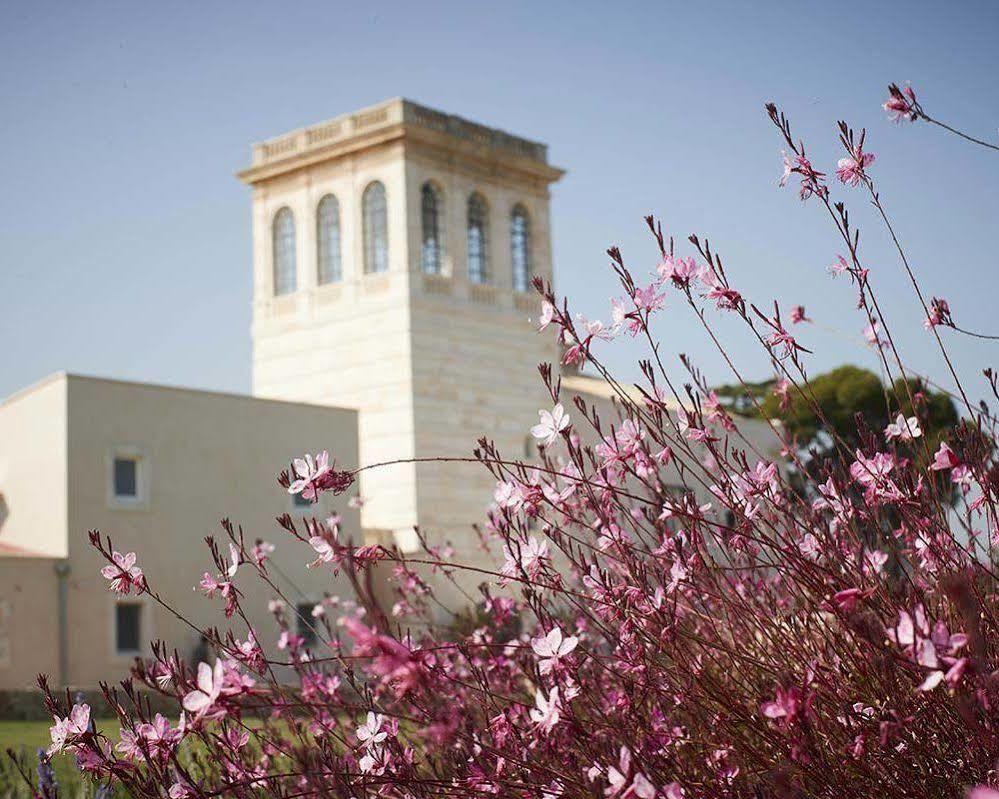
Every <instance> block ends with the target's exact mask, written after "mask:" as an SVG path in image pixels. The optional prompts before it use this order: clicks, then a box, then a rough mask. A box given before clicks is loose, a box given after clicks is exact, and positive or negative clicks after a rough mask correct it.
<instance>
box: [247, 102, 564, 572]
mask: <svg viewBox="0 0 999 799" xmlns="http://www.w3.org/2000/svg"><path fill="white" fill-rule="evenodd" d="M562 174H563V173H562V171H561V170H559V169H556V168H555V167H552V166H550V165H549V164H548V160H547V148H546V146H545V145H543V144H540V143H537V142H533V141H528V140H526V139H521V138H518V137H516V136H511V135H509V134H507V133H504V132H502V131H499V130H495V129H493V128H487V127H484V126H482V125H478V124H475V123H473V122H469V121H467V120H464V119H461V118H459V117H456V116H452V115H449V114H444V113H441V112H439V111H434V110H432V109H429V108H426V107H423V106H420V105H417V104H415V103H412V102H409V101H407V100H401V99H396V100H390V101H388V102H384V103H381V104H379V105H376V106H372V107H370V108H366V109H363V110H361V111H358V112H356V113H352V114H347V115H344V116H340V117H337V118H336V119H332V120H329V121H327V122H322V123H320V124H317V125H313V126H311V127H308V128H303V129H301V130H296V131H293V132H291V133H288V134H285V135H283V136H280V137H278V138H275V139H271V140H269V141H266V142H263V143H261V144H257V145H255V146H254V147H253V162H252V165H251V166H250V167H249V168H248V169H246V170H244V171H242V172H241V173H240V174H239V177H240V178H241V179H242V180H243V181H244V182H245V183H247V184H249V185H250V186H252V187H253V275H254V277H253V393H254V394H255V395H258V396H262V397H269V398H279V399H287V400H293V401H305V402H313V403H320V404H329V405H338V406H344V407H351V408H356V409H358V410H359V412H360V414H359V416H360V421H359V425H360V459H361V465H369V464H375V463H381V462H385V461H394V460H400V459H414V458H432V457H437V456H442V455H443V456H468V455H470V453H471V450H472V448H473V447H474V446H475V440H476V438H477V437H479V436H480V435H483V434H486V435H488V436H490V437H491V438H493V439H494V440H495V441H496V442H497V444H498V445H499V446H500V448H501V450H502V451H503V452H504V453H507V454H509V455H511V456H516V457H520V456H522V455H523V454H524V450H525V444H526V434H527V431H528V429H529V428H530V426H531V425H532V424H534V423H535V422H536V420H537V411H538V408H540V407H546V406H548V405H549V404H550V402H549V401H548V400H547V398H546V395H545V392H544V390H543V387H542V385H541V382H540V378H539V376H538V373H537V370H536V366H537V364H538V363H539V362H551V363H554V362H555V361H556V360H557V358H558V352H557V349H556V345H555V342H554V339H553V337H552V336H551V335H550V334H545V335H539V334H537V333H536V332H535V326H534V324H533V320H536V319H537V316H538V310H539V302H538V299H537V296H536V294H535V293H534V292H533V289H531V287H530V285H529V284H530V278H531V276H533V275H539V276H541V277H543V278H545V279H546V280H550V279H551V277H552V258H551V233H550V220H549V185H550V184H551V183H553V182H555V181H557V180H558V179H559V178H560V177H561V175H562ZM315 447H316V448H329V449H330V451H331V453H332V454H334V455H335V453H336V448H337V442H336V441H316V442H315ZM349 465H353V464H349ZM492 485H493V481H492V479H491V478H490V477H489V475H488V474H486V473H485V470H484V469H483V468H482V467H481V466H479V465H478V464H460V465H459V464H441V463H420V464H413V463H404V464H397V465H392V466H387V467H381V468H378V469H374V470H371V471H368V472H366V473H365V474H364V475H363V477H362V482H361V493H362V494H363V495H364V497H365V500H366V504H365V506H364V508H363V510H362V525H363V526H364V527H365V529H367V530H382V531H392V532H393V533H394V534H395V538H396V542H397V543H398V544H399V545H400V546H401V547H402V548H403V549H404V550H411V549H412V548H413V545H414V537H413V535H412V532H411V531H412V527H413V525H415V524H419V525H420V526H421V528H423V529H424V530H425V531H427V533H428V534H430V535H431V536H433V537H434V538H435V539H437V540H440V539H441V538H442V537H445V536H446V537H448V538H450V539H451V540H452V542H454V543H455V547H456V549H458V550H459V554H460V555H461V556H462V557H463V559H466V560H467V559H468V558H469V557H473V558H474V551H473V543H474V538H473V535H472V533H471V530H470V525H471V524H472V523H474V522H478V521H481V520H482V519H483V510H484V508H485V506H486V505H487V504H488V503H489V501H490V498H491V489H492Z"/></svg>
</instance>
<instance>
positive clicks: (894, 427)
mask: <svg viewBox="0 0 999 799" xmlns="http://www.w3.org/2000/svg"><path fill="white" fill-rule="evenodd" d="M922 434H923V429H922V428H921V427H920V426H919V419H917V418H916V417H915V416H910V417H909V418H908V419H906V418H905V416H903V415H902V414H899V415H898V416H897V417H895V421H894V422H892V423H891V424H890V425H888V426H887V427H886V428H885V438H887V439H888V440H889V441H890V440H892V439H894V438H897V439H899V440H900V441H912V440H913V439H915V438H919V437H920V436H921V435H922Z"/></svg>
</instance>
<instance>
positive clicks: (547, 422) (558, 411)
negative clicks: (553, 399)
mask: <svg viewBox="0 0 999 799" xmlns="http://www.w3.org/2000/svg"><path fill="white" fill-rule="evenodd" d="M538 416H539V417H541V421H540V422H539V423H538V424H536V425H534V427H532V428H531V435H532V436H534V437H535V438H536V439H538V441H540V442H541V443H542V444H544V445H545V446H546V447H548V446H551V445H552V443H554V441H555V439H556V438H558V435H559V433H561V432H562V431H563V430H565V429H566V428H567V427H568V426H569V414H567V413H566V412H565V408H563V407H562V403H558V404H557V405H556V406H555V407H554V408H552V410H551V412H549V411H546V410H540V411H538Z"/></svg>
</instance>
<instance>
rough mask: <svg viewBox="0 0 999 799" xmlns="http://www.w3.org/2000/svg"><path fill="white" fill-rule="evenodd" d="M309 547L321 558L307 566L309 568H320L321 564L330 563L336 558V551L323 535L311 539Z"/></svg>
mask: <svg viewBox="0 0 999 799" xmlns="http://www.w3.org/2000/svg"><path fill="white" fill-rule="evenodd" d="M309 546H311V547H312V548H313V549H314V550H315V551H316V554H317V555H318V556H319V557H317V558H316V559H315V560H314V561H312V563H309V564H306V565H307V566H308V567H309V568H312V567H313V566H318V565H319V564H320V563H329V562H330V561H331V560H333V558H334V557H336V550H335V549H334V547H333V544H332V543H330V542H329V541H327V540H326V539H325V538H323V537H322V536H321V535H314V536H312V538H310V539H309Z"/></svg>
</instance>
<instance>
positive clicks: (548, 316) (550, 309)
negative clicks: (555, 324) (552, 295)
mask: <svg viewBox="0 0 999 799" xmlns="http://www.w3.org/2000/svg"><path fill="white" fill-rule="evenodd" d="M554 318H555V306H554V305H552V304H551V303H550V302H548V300H544V301H543V302H542V303H541V316H540V317H538V330H539V331H540V330H544V329H545V328H546V327H548V325H550V324H551V323H552V320H553V319H554Z"/></svg>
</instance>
